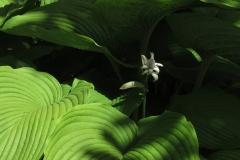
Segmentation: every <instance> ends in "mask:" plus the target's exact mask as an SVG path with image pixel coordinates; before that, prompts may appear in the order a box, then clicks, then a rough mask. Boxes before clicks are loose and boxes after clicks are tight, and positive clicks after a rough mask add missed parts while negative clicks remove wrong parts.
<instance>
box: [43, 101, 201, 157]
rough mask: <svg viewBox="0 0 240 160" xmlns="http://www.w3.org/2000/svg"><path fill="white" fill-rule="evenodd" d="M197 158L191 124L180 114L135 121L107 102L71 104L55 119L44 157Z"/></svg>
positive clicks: (195, 140) (165, 114)
mask: <svg viewBox="0 0 240 160" xmlns="http://www.w3.org/2000/svg"><path fill="white" fill-rule="evenodd" d="M179 158H180V159H184V160H199V156H198V142H197V137H196V133H195V131H194V128H193V126H192V125H191V123H190V122H188V121H187V120H186V119H185V117H184V116H183V115H181V114H178V113H174V112H169V111H166V112H164V113H163V114H162V115H161V116H153V117H148V118H145V119H142V120H140V121H139V122H138V124H137V125H136V124H135V123H134V121H132V120H131V119H129V118H128V117H127V116H126V115H124V114H122V113H120V112H119V111H117V110H116V109H114V108H112V107H111V106H108V105H104V104H99V103H96V104H88V105H86V104H85V105H79V106H75V107H74V108H73V109H72V110H71V111H69V112H67V113H66V114H65V115H64V116H63V117H62V118H61V119H59V121H58V124H57V128H56V130H55V132H54V133H53V134H52V135H51V137H50V138H49V139H48V140H47V146H46V149H45V157H44V159H46V160H57V159H68V160H79V159H98V160H100V159H104V160H108V159H109V160H110V159H111V160H115V159H116V160H117V159H129V160H130V159H146V160H147V159H172V160H179Z"/></svg>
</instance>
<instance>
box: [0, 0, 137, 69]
mask: <svg viewBox="0 0 240 160" xmlns="http://www.w3.org/2000/svg"><path fill="white" fill-rule="evenodd" d="M92 10H93V2H88V1H79V0H69V1H61V2H58V3H51V4H48V5H45V6H42V7H38V8H35V9H32V10H30V11H28V12H26V13H25V14H21V15H16V16H13V17H11V18H9V19H8V20H7V21H6V22H5V23H4V25H3V26H2V28H1V30H2V31H4V32H7V33H10V34H15V35H22V36H30V37H37V38H40V39H43V40H46V41H49V42H53V43H56V44H60V45H64V46H69V47H74V48H78V49H82V50H89V51H96V52H100V53H104V54H105V55H106V56H107V57H108V58H109V59H110V60H111V62H112V63H114V61H117V62H118V63H120V64H123V65H126V66H131V67H135V66H136V64H126V63H123V62H122V61H121V60H119V59H120V58H121V57H120V56H121V54H122V52H121V51H120V52H117V51H116V48H119V49H120V50H121V48H122V47H121V44H120V41H119V40H117V39H116V36H115V35H114V34H113V33H112V32H110V30H109V29H107V27H105V26H102V25H100V24H97V23H95V22H94V21H93V20H92V17H91V16H92ZM73 13H74V14H73ZM33 17H34V18H33ZM106 47H107V48H106ZM109 50H110V51H111V52H112V51H113V50H115V51H116V53H115V52H114V56H113V55H112V54H111V53H110V51H109ZM139 61H140V56H139ZM115 65H116V64H115ZM138 65H139V64H138ZM138 65H137V66H138ZM115 67H116V66H115Z"/></svg>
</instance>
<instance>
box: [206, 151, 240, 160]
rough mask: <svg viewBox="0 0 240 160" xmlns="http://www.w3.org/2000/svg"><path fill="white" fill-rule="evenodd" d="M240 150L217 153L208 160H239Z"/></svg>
mask: <svg viewBox="0 0 240 160" xmlns="http://www.w3.org/2000/svg"><path fill="white" fill-rule="evenodd" d="M239 157H240V150H231V151H228V150H226V151H217V152H214V153H213V154H211V155H210V156H209V157H208V160H239Z"/></svg>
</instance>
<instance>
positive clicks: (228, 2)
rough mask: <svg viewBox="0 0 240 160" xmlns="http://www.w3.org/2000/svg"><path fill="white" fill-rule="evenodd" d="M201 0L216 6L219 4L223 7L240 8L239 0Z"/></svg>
mask: <svg viewBox="0 0 240 160" xmlns="http://www.w3.org/2000/svg"><path fill="white" fill-rule="evenodd" d="M201 1H202V2H206V3H213V4H215V5H217V6H221V7H224V8H230V7H232V8H240V1H239V0H234V1H232V0H201Z"/></svg>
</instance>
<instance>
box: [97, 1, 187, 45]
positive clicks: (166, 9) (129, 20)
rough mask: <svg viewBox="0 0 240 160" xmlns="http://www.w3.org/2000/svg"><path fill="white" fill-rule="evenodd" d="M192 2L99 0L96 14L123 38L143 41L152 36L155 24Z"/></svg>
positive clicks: (98, 18)
mask: <svg viewBox="0 0 240 160" xmlns="http://www.w3.org/2000/svg"><path fill="white" fill-rule="evenodd" d="M190 2H191V0H181V1H176V0H168V1H159V0H153V1H151V2H149V1H145V0H122V1H121V2H119V1H118V0H98V1H96V2H95V4H94V7H95V8H94V16H95V19H96V20H98V21H100V22H101V23H103V24H105V25H107V26H109V27H110V28H111V29H113V30H114V31H115V32H116V33H118V34H119V35H120V36H121V37H122V38H124V37H128V38H127V39H126V38H124V40H129V38H132V39H135V40H140V41H142V42H143V41H144V40H146V37H148V36H149V37H150V35H151V33H152V30H153V29H154V27H155V25H156V24H157V23H158V22H159V21H160V20H161V19H162V18H163V17H165V16H166V15H167V14H169V13H171V12H173V11H174V10H177V9H178V8H180V7H183V6H186V5H188V4H189V3H190ZM109 13H111V14H109Z"/></svg>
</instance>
